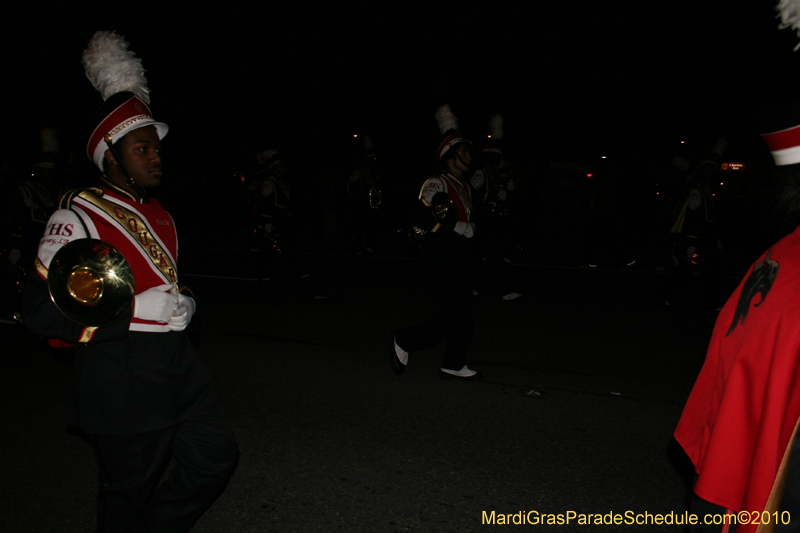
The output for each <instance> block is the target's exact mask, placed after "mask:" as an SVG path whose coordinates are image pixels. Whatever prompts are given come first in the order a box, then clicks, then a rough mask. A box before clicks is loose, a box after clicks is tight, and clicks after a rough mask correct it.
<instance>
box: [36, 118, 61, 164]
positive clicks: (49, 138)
mask: <svg viewBox="0 0 800 533" xmlns="http://www.w3.org/2000/svg"><path fill="white" fill-rule="evenodd" d="M39 137H40V138H41V141H42V149H41V152H40V153H39V156H38V157H37V159H36V163H34V165H33V167H34V168H47V169H51V170H53V169H56V168H57V166H58V165H57V163H56V158H57V157H58V152H59V150H60V148H61V143H59V142H58V133H57V132H56V130H54V129H53V128H51V127H50V126H47V127H45V128H44V129H43V130H42V131H40V132H39Z"/></svg>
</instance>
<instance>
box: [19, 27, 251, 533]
mask: <svg viewBox="0 0 800 533" xmlns="http://www.w3.org/2000/svg"><path fill="white" fill-rule="evenodd" d="M83 63H84V66H85V68H86V73H87V76H88V77H89V79H90V80H91V81H92V82H93V84H94V85H95V88H97V89H98V90H99V91H100V92H101V93H102V94H103V97H104V99H105V103H104V104H103V106H102V107H101V108H100V111H99V113H98V117H97V121H96V122H95V124H96V125H97V126H96V128H95V129H94V131H93V132H92V134H91V136H90V138H89V143H88V146H87V153H88V156H89V158H90V159H91V160H92V161H94V163H95V164H96V165H97V167H98V168H99V169H100V170H102V172H103V176H102V177H101V178H100V183H99V186H98V187H93V188H87V189H77V190H73V191H71V192H69V193H67V194H66V195H65V196H64V197H63V198H62V200H61V203H60V209H59V210H57V211H56V212H55V213H54V214H53V215H52V216H51V217H50V219H49V221H48V223H47V228H46V230H45V234H44V236H43V238H42V239H41V241H40V244H39V250H38V256H37V258H36V269H35V271H34V272H32V273H31V275H30V276H29V278H28V280H27V283H26V287H25V290H24V294H23V320H24V322H25V324H26V325H27V326H28V327H29V328H30V329H31V330H32V331H33V332H35V333H37V334H39V335H43V336H47V337H50V338H53V339H58V340H59V342H61V343H71V344H78V345H80V346H81V347H80V348H79V349H77V350H76V353H75V361H74V368H73V373H72V378H71V383H70V388H69V405H68V415H67V416H68V424H69V425H70V426H73V427H75V428H77V429H78V430H79V431H80V432H81V433H82V434H84V435H85V436H86V438H87V440H88V441H89V443H90V444H91V446H92V448H93V449H94V452H95V457H96V461H97V467H98V474H99V484H100V486H99V495H98V512H97V520H98V531H101V532H115V533H119V532H143V531H147V532H179V531H184V532H185V531H189V530H190V529H191V527H192V525H193V524H194V523H195V521H196V520H197V519H198V518H199V517H200V516H201V515H202V514H203V513H204V512H205V510H206V509H207V508H208V507H209V506H210V505H211V504H212V503H213V502H214V501H215V500H216V498H217V497H218V496H219V494H220V493H221V492H222V490H223V489H224V488H225V486H226V484H227V482H228V480H229V478H230V476H231V475H232V473H233V471H234V469H235V464H236V461H237V457H238V448H237V445H236V441H235V439H234V435H233V430H232V427H231V424H230V422H229V421H228V418H227V416H226V414H225V412H224V410H223V408H222V404H221V402H220V399H219V397H218V395H217V392H216V390H215V388H214V385H213V384H212V381H211V377H210V375H209V373H208V372H207V371H206V369H205V368H204V367H203V365H202V363H201V362H200V360H199V359H198V357H197V355H196V354H195V352H194V350H193V348H192V346H191V344H190V342H189V339H188V337H187V335H186V333H185V329H186V327H187V325H188V324H189V322H190V321H191V319H192V315H193V314H194V310H195V302H194V299H193V298H191V296H188V295H187V294H184V293H182V292H180V291H179V290H178V287H179V285H178V272H177V269H176V266H175V265H176V263H175V260H176V259H177V252H178V250H177V247H178V240H177V233H176V230H175V225H174V222H173V220H172V218H171V217H170V215H169V213H167V211H165V210H164V208H163V207H162V206H161V204H160V203H159V202H158V201H157V200H155V199H151V198H150V197H149V191H151V190H152V189H153V188H155V187H157V186H158V185H159V183H160V182H161V176H162V172H161V171H162V161H161V153H160V151H161V140H162V139H163V138H164V136H165V135H166V133H167V125H166V124H164V123H162V122H158V121H156V120H155V119H154V118H153V114H152V112H151V111H150V107H149V100H150V99H149V90H148V89H147V86H146V80H145V78H144V70H143V69H142V66H141V60H140V59H138V58H137V57H136V56H135V55H134V53H133V52H132V51H129V50H128V43H127V42H125V40H124V39H123V38H122V37H120V36H118V35H117V34H115V33H112V32H97V33H96V34H95V35H94V36H93V37H92V40H91V41H90V43H89V47H88V48H87V50H86V51H85V52H84V55H83ZM86 238H92V239H98V240H101V241H104V242H105V243H108V244H110V245H112V246H113V247H115V248H116V249H118V250H119V251H120V252H121V253H122V254H123V255H124V256H125V258H126V259H127V262H128V263H129V264H130V267H131V269H132V271H133V276H134V280H135V296H134V298H133V305H132V307H131V309H130V311H128V312H127V313H125V314H124V315H123V316H122V317H121V318H119V319H117V320H115V321H113V322H112V323H110V324H108V325H105V326H100V327H87V326H86V325H84V324H79V323H78V322H76V321H74V320H73V319H71V318H68V317H67V316H65V314H62V313H61V312H60V311H59V309H58V308H57V307H56V305H55V304H54V303H53V301H51V299H50V297H49V294H48V286H47V279H48V275H54V272H53V271H51V270H50V269H51V267H52V266H53V265H52V263H51V262H52V260H53V257H54V255H55V254H56V253H57V252H59V250H62V249H63V247H65V246H67V245H68V244H70V243H75V242H76V241H79V240H81V239H86ZM172 457H174V458H175V459H176V461H175V466H174V469H173V470H172V471H171V472H170V473H169V475H168V477H167V478H166V479H165V480H164V481H163V482H161V483H160V481H161V477H162V474H163V473H164V470H165V467H166V465H167V464H168V462H169V460H170V458H172Z"/></svg>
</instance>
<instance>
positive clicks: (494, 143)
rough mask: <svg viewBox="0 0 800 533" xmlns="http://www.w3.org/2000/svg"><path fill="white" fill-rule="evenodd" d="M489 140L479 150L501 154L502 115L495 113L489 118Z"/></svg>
mask: <svg viewBox="0 0 800 533" xmlns="http://www.w3.org/2000/svg"><path fill="white" fill-rule="evenodd" d="M489 133H490V139H489V142H487V143H486V145H485V146H484V147H483V148H482V149H481V152H487V153H493V154H500V155H502V154H503V150H502V142H501V141H502V140H503V115H501V114H499V113H496V114H494V115H492V118H490V119H489Z"/></svg>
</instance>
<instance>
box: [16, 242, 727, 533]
mask: <svg viewBox="0 0 800 533" xmlns="http://www.w3.org/2000/svg"><path fill="white" fill-rule="evenodd" d="M214 257H216V258H219V256H218V255H217V256H214ZM214 257H212V254H211V252H200V251H198V252H195V253H194V254H192V253H191V252H190V253H187V254H185V257H184V258H183V259H184V261H185V262H184V266H183V272H184V280H183V281H184V282H185V283H189V284H191V285H192V286H194V287H195V288H196V294H197V300H198V309H199V311H198V318H199V319H200V320H202V331H201V337H200V339H199V346H198V351H199V353H200V355H201V357H202V359H203V360H204V362H205V363H206V365H207V366H208V367H209V369H210V371H211V373H212V374H213V376H214V378H215V380H216V383H217V386H218V388H219V390H220V392H221V394H222V396H223V397H224V401H225V405H226V407H227V410H228V412H229V415H230V417H231V419H232V421H233V424H234V426H235V429H236V432H237V435H238V438H239V442H240V448H241V460H240V464H239V467H238V470H237V472H236V474H235V475H234V477H233V480H232V481H231V484H230V486H229V488H228V490H227V491H226V492H225V493H224V494H223V495H222V497H221V498H220V499H219V500H218V502H217V503H216V504H215V505H214V507H212V508H211V510H209V511H208V513H206V515H205V516H204V517H203V518H202V519H201V520H200V522H198V524H197V526H196V528H195V530H194V531H196V532H197V533H212V532H213V533H227V532H231V533H233V532H236V533H244V532H265V531H281V532H283V531H287V532H288V531H420V532H423V531H431V532H438V531H480V530H485V529H497V528H499V527H503V526H497V525H495V526H490V525H485V524H482V519H483V518H484V516H486V517H491V516H492V515H491V513H492V512H494V513H495V514H494V516H495V521H497V519H498V517H499V516H500V515H501V514H502V515H508V514H513V513H519V512H522V513H523V514H527V513H529V511H536V512H538V513H540V514H542V513H562V514H566V513H568V512H575V513H576V514H592V515H595V514H603V515H605V514H608V513H609V512H614V513H625V512H627V511H631V512H632V513H635V514H639V513H642V514H643V513H646V512H647V513H651V514H656V513H661V514H666V513H669V512H674V513H676V514H677V513H683V511H684V510H685V506H686V499H687V493H688V486H687V476H690V475H691V473H690V472H689V471H688V470H687V468H686V466H687V465H686V459H685V458H684V457H683V455H682V452H680V451H679V450H677V449H676V447H675V445H674V444H673V440H672V436H671V435H672V431H673V429H674V427H675V424H676V422H677V419H678V417H679V415H680V411H681V409H682V406H683V402H684V401H685V399H686V396H687V395H688V393H689V390H690V388H691V385H692V383H693V381H694V378H695V376H696V374H697V372H698V371H699V369H700V366H701V365H702V361H703V356H704V351H705V347H706V343H707V340H708V338H709V335H710V331H711V327H712V325H713V321H714V313H713V312H710V311H707V310H705V309H702V308H699V307H698V306H694V305H683V306H673V308H671V309H668V308H663V307H660V306H658V305H657V304H656V300H657V294H658V289H659V287H660V285H661V284H662V283H663V281H664V278H663V275H662V274H658V273H654V272H647V271H643V272H637V271H631V272H625V271H610V270H588V269H573V268H556V267H535V266H514V267H513V272H514V274H516V275H518V276H519V278H520V289H521V290H520V292H522V293H523V294H524V297H523V298H522V299H520V300H517V301H513V302H503V301H501V300H500V299H499V295H495V294H492V293H491V291H488V292H482V294H481V295H480V296H478V297H477V298H476V324H477V329H476V333H475V338H474V341H473V345H472V347H471V354H472V355H471V363H470V365H471V366H472V367H474V368H477V369H479V370H481V371H483V372H484V373H485V374H486V376H487V379H486V380H485V381H484V382H481V383H453V382H449V381H441V380H439V379H438V377H437V372H438V367H439V361H440V357H441V347H439V348H436V349H432V350H428V351H426V352H420V353H414V354H412V355H411V358H410V360H409V366H408V368H407V370H406V373H405V374H404V375H402V376H395V375H394V374H393V373H392V371H391V369H390V367H389V361H388V356H387V354H386V340H387V334H388V332H389V331H390V330H391V329H393V328H397V327H401V326H404V325H407V324H410V323H414V322H418V321H422V320H423V319H424V318H425V317H426V315H427V313H428V309H429V308H430V301H429V299H428V296H427V292H426V289H425V286H424V282H423V280H422V279H421V277H420V275H419V273H418V271H417V269H416V263H415V262H414V261H412V260H410V259H404V258H392V259H388V258H364V257H341V256H322V255H309V256H304V260H305V261H306V263H307V265H308V266H309V267H310V269H311V270H312V272H313V273H314V275H313V276H312V277H311V278H310V279H307V280H298V281H289V282H278V281H272V282H266V283H256V282H253V281H246V280H231V279H221V278H211V277H205V276H208V275H224V274H225V273H226V272H225V268H224V267H223V266H219V267H213V265H214V264H215V260H214ZM217 263H219V264H220V265H223V264H224V262H223V261H217ZM208 265H212V266H208ZM729 282H732V280H727V282H726V283H729ZM0 327H2V328H3V329H2V330H0V331H1V332H2V335H3V338H4V343H3V344H4V346H6V347H10V349H6V350H4V353H5V358H4V360H5V369H4V372H2V374H0V376H2V377H0V380H2V387H0V391H2V392H1V393H0V395H1V396H0V398H2V401H3V403H4V405H5V412H6V414H5V427H4V431H3V438H2V439H0V457H2V459H0V461H2V463H1V464H2V472H3V478H4V480H3V484H2V487H3V488H2V489H0V490H2V497H0V529H2V530H4V531H14V532H20V533H22V532H34V531H35V532H52V533H56V532H57V533H70V532H86V531H91V530H93V524H94V515H93V513H94V507H95V502H94V498H95V492H94V491H95V475H96V473H95V468H94V464H93V459H92V456H91V451H90V449H89V447H88V445H86V444H85V443H84V442H83V441H82V440H81V439H80V438H78V437H76V436H74V435H72V434H70V433H69V432H68V431H67V428H66V427H65V426H64V424H63V422H62V409H63V407H62V405H63V401H62V400H63V396H64V394H65V388H66V381H67V376H68V373H69V363H68V361H67V360H65V359H66V358H64V357H63V356H59V355H54V354H52V353H50V352H47V351H43V350H40V349H37V348H36V344H35V343H34V342H33V339H31V338H30V337H28V336H27V335H26V334H24V331H22V330H21V329H19V328H15V327H13V326H8V325H2V324H0ZM535 393H539V394H540V396H539V395H537V394H535ZM484 513H485V515H484ZM529 516H535V514H531V515H529ZM510 519H513V517H510ZM576 520H577V519H576ZM505 527H513V526H505ZM522 527H525V528H526V529H528V530H554V531H564V532H567V531H609V532H611V531H682V530H683V528H682V527H681V526H676V525H672V526H665V525H662V526H656V525H652V526H642V525H638V526H637V525H633V526H625V525H618V526H614V525H604V526H581V525H578V524H577V523H576V521H572V523H571V524H569V525H561V526H558V527H555V526H541V525H527V526H522Z"/></svg>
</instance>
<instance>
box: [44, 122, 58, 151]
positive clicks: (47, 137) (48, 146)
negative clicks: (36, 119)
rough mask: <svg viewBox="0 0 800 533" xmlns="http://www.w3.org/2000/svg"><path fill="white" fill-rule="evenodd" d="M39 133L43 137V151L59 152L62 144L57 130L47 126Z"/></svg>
mask: <svg viewBox="0 0 800 533" xmlns="http://www.w3.org/2000/svg"><path fill="white" fill-rule="evenodd" d="M39 135H40V137H41V139H42V152H43V153H47V152H52V153H54V154H57V153H58V150H59V148H61V145H60V144H59V142H58V133H56V130H54V129H53V128H51V127H49V126H47V127H46V128H44V129H43V130H42V131H40V132H39Z"/></svg>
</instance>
